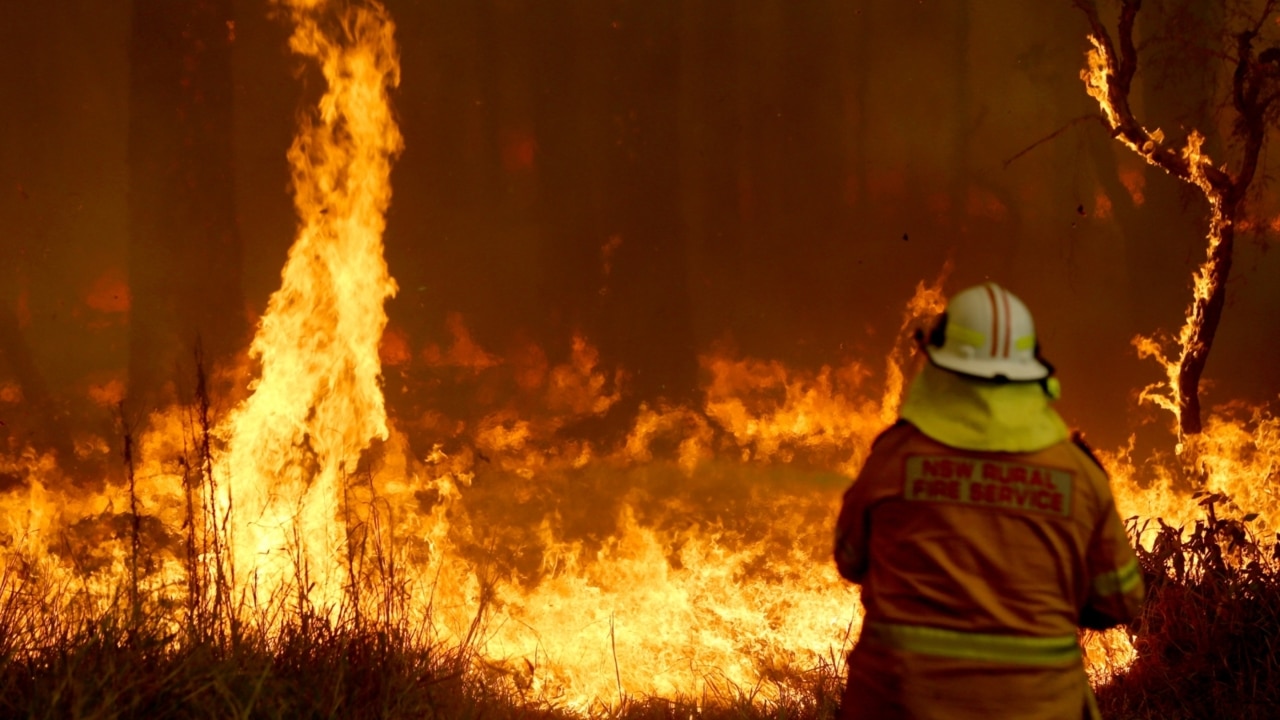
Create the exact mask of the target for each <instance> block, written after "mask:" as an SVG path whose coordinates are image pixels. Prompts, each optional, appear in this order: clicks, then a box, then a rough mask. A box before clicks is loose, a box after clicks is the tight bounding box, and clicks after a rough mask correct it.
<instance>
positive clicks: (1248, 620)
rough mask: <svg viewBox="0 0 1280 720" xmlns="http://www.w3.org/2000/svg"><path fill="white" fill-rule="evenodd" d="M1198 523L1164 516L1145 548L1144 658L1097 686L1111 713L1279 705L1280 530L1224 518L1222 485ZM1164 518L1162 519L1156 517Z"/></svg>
mask: <svg viewBox="0 0 1280 720" xmlns="http://www.w3.org/2000/svg"><path fill="white" fill-rule="evenodd" d="M1199 499H1200V504H1201V505H1202V506H1203V507H1204V508H1205V519H1204V520H1200V521H1198V522H1196V524H1195V526H1194V527H1192V528H1174V527H1171V526H1168V525H1165V524H1164V523H1162V522H1159V526H1160V529H1159V533H1158V536H1157V539H1156V541H1155V542H1154V543H1153V544H1152V547H1151V549H1150V550H1144V549H1140V550H1139V553H1138V556H1139V561H1140V562H1141V563H1142V567H1143V572H1144V576H1145V578H1146V581H1147V604H1146V606H1145V607H1144V609H1143V615H1142V618H1141V620H1140V621H1139V623H1138V624H1137V627H1136V628H1134V630H1135V634H1136V639H1135V642H1134V645H1135V647H1136V649H1137V651H1138V657H1137V659H1136V660H1135V661H1134V662H1133V664H1132V665H1131V666H1130V667H1129V669H1128V671H1127V672H1126V673H1125V674H1124V675H1122V676H1120V677H1118V678H1116V679H1115V680H1114V681H1113V682H1111V683H1110V684H1108V685H1106V686H1104V687H1101V688H1098V690H1097V693H1098V699H1099V703H1100V705H1101V706H1102V709H1103V711H1104V713H1105V714H1106V717H1108V718H1134V719H1146V718H1162V719H1167V720H1180V719H1183V718H1187V719H1190V718H1233V719H1239V720H1249V719H1251V718H1258V719H1259V720H1261V719H1263V718H1275V717H1276V716H1277V708H1280V563H1278V562H1277V560H1280V544H1278V543H1277V541H1278V540H1280V535H1277V536H1276V538H1275V539H1272V538H1260V537H1258V535H1257V534H1256V533H1255V532H1254V531H1253V530H1252V529H1251V523H1252V522H1253V521H1254V518H1253V517H1252V516H1250V515H1244V516H1243V517H1240V518H1224V517H1220V516H1219V515H1218V512H1217V508H1219V507H1220V506H1222V505H1223V504H1224V503H1226V501H1227V498H1226V497H1225V496H1223V495H1221V494H1202V495H1200V496H1199ZM1157 522H1158V521H1157Z"/></svg>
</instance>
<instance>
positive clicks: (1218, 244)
mask: <svg viewBox="0 0 1280 720" xmlns="http://www.w3.org/2000/svg"><path fill="white" fill-rule="evenodd" d="M1275 3H1276V0H1268V1H1267V3H1266V5H1265V7H1264V8H1263V11H1262V13H1261V14H1260V15H1259V17H1258V20H1257V22H1256V23H1255V24H1254V26H1253V27H1252V28H1251V29H1248V30H1245V31H1243V32H1241V33H1239V34H1238V35H1237V36H1236V40H1237V47H1236V50H1237V57H1236V58H1235V63H1236V67H1235V72H1234V74H1233V77H1232V101H1233V102H1232V104H1233V106H1234V108H1235V111H1236V123H1235V134H1236V135H1237V136H1239V137H1240V138H1241V139H1242V141H1243V156H1242V157H1241V159H1240V166H1239V170H1238V171H1237V173H1236V174H1235V175H1234V176H1233V175H1232V174H1231V173H1229V172H1228V171H1227V170H1226V165H1223V166H1221V167H1218V166H1215V165H1214V163H1213V162H1212V161H1211V160H1210V159H1209V157H1208V156H1207V155H1205V154H1204V153H1202V152H1201V151H1200V148H1201V145H1202V144H1203V143H1204V136H1203V135H1201V134H1200V133H1199V132H1198V131H1196V130H1192V131H1191V133H1190V135H1188V136H1187V143H1186V146H1185V147H1183V148H1180V149H1179V148H1174V147H1172V146H1171V145H1169V144H1166V142H1165V138H1164V133H1162V132H1161V131H1160V130H1158V129H1157V130H1154V131H1149V130H1147V129H1146V128H1145V127H1143V126H1142V124H1141V123H1139V122H1138V121H1137V119H1135V118H1134V116H1133V111H1132V110H1131V109H1130V107H1129V91H1130V87H1131V85H1132V82H1133V76H1134V73H1136V72H1137V69H1138V53H1137V49H1136V47H1135V46H1134V42H1133V24H1134V20H1135V19H1136V18H1137V15H1138V11H1139V9H1140V8H1141V7H1142V1H1141V0H1122V2H1121V8H1120V21H1119V24H1118V27H1117V33H1116V39H1117V40H1118V41H1119V53H1118V54H1117V52H1116V43H1114V42H1112V38H1111V35H1110V33H1109V31H1108V30H1107V27H1106V26H1105V25H1104V24H1103V22H1102V20H1101V18H1100V17H1099V15H1098V7H1097V4H1096V3H1095V2H1094V0H1075V4H1076V6H1077V7H1078V8H1080V10H1081V11H1083V12H1084V14H1085V17H1086V18H1088V21H1089V28H1090V35H1089V41H1090V42H1091V43H1092V44H1093V49H1092V50H1090V51H1089V52H1088V62H1089V66H1088V69H1087V70H1084V71H1082V72H1081V73H1080V77H1081V79H1083V80H1084V83H1085V89H1086V90H1087V91H1088V93H1089V95H1090V96H1091V97H1093V98H1094V99H1096V100H1097V101H1098V105H1099V106H1100V107H1101V108H1102V114H1103V117H1104V118H1105V120H1106V123H1107V125H1108V126H1109V127H1110V128H1111V134H1112V135H1113V136H1114V137H1116V138H1117V139H1119V140H1120V141H1121V142H1122V143H1124V144H1125V145H1126V146H1127V147H1128V148H1129V149H1130V150H1133V151H1134V152H1135V153H1137V154H1138V155H1140V156H1141V157H1143V158H1144V159H1145V160H1146V161H1147V162H1149V163H1151V164H1152V165H1155V166H1156V167H1158V168H1160V169H1162V170H1164V171H1165V172H1167V173H1169V174H1170V175H1172V176H1174V177H1176V178H1178V179H1179V180H1182V181H1184V182H1187V183H1190V184H1192V185H1195V186H1196V187H1197V188H1199V189H1200V191H1201V192H1203V193H1204V196H1205V199H1207V200H1208V201H1209V209H1210V221H1209V233H1208V245H1207V249H1206V257H1205V260H1204V262H1202V263H1201V264H1200V267H1199V268H1198V269H1197V270H1196V272H1195V274H1194V276H1193V278H1194V288H1193V297H1192V301H1191V307H1190V308H1189V309H1188V311H1187V318H1186V322H1185V323H1184V324H1183V326H1182V330H1181V332H1180V333H1179V335H1178V344H1179V354H1178V359H1177V361H1176V362H1173V361H1165V360H1164V358H1163V355H1162V353H1160V352H1159V350H1158V348H1157V347H1156V345H1155V343H1154V342H1153V341H1152V340H1150V339H1148V338H1138V339H1137V341H1136V343H1137V344H1138V347H1139V352H1140V354H1142V355H1144V356H1154V357H1156V358H1157V359H1158V360H1160V361H1161V363H1162V364H1163V365H1164V366H1165V369H1166V371H1167V373H1168V381H1169V393H1168V394H1167V395H1164V396H1160V394H1153V393H1150V392H1148V393H1144V396H1145V397H1148V398H1152V399H1154V400H1155V401H1156V402H1157V403H1159V404H1160V405H1161V406H1162V407H1165V408H1167V409H1169V410H1170V411H1171V412H1173V414H1174V416H1175V417H1177V419H1178V433H1179V436H1180V438H1185V437H1186V436H1189V435H1195V434H1198V433H1199V432H1200V430H1201V423H1200V395H1199V388H1200V376H1201V375H1202V374H1203V372H1204V366H1205V363H1206V362H1207V361H1208V358H1209V350H1210V348H1211V347H1212V346H1213V338H1214V336H1215V335H1216V334H1217V331H1218V323H1219V321H1220V320H1221V319H1222V307H1223V304H1224V301H1225V299H1226V284H1227V278H1228V276H1229V275H1230V273H1231V259H1232V251H1233V249H1234V246H1235V224H1236V220H1237V219H1238V218H1239V217H1240V216H1241V214H1242V212H1243V208H1244V199H1245V195H1246V193H1247V191H1248V189H1249V185H1250V183H1252V182H1253V176H1254V173H1255V172H1256V170H1257V166H1258V154H1259V153H1260V152H1261V150H1262V144H1263V141H1264V138H1265V130H1266V126H1267V123H1268V121H1269V119H1270V115H1269V113H1268V111H1269V109H1270V108H1271V106H1272V103H1273V101H1274V100H1275V99H1276V97H1277V95H1278V94H1280V84H1277V83H1276V82H1275V80H1276V79H1277V77H1280V49H1277V48H1270V49H1267V50H1264V51H1263V52H1262V53H1261V54H1258V55H1255V54H1254V48H1253V41H1254V39H1255V38H1256V37H1257V34H1258V32H1259V31H1260V30H1261V29H1262V25H1263V22H1264V21H1265V19H1266V18H1267V17H1268V16H1269V15H1270V14H1271V12H1272V10H1273V8H1274V6H1275ZM1148 390H1149V391H1150V390H1151V389H1150V388H1149V389H1148Z"/></svg>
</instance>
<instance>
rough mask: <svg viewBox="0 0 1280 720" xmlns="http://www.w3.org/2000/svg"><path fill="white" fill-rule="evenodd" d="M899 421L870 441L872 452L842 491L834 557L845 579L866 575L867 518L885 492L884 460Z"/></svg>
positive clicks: (868, 519) (889, 451)
mask: <svg viewBox="0 0 1280 720" xmlns="http://www.w3.org/2000/svg"><path fill="white" fill-rule="evenodd" d="M902 426H903V423H902V422H899V423H898V424H896V425H894V426H892V427H890V428H889V429H888V430H886V431H885V432H883V433H881V434H880V436H879V437H877V438H876V440H875V442H873V443H872V444H871V454H870V455H869V456H868V457H867V461H866V462H865V463H863V464H862V470H860V471H859V472H858V476H857V477H856V478H854V481H853V484H852V485H850V486H849V489H848V490H845V493H844V500H843V502H842V503H841V505H840V515H839V517H838V518H837V519H836V537H835V560H836V569H837V570H839V571H840V575H841V576H842V577H844V578H845V579H846V580H850V581H852V582H855V583H859V584H861V583H862V581H863V579H864V578H865V577H866V574H867V565H868V551H869V548H868V542H869V530H870V527H869V521H870V513H871V506H872V504H873V503H875V502H876V501H878V500H880V499H882V497H883V496H884V494H885V483H884V482H883V478H882V475H883V474H884V467H885V463H886V461H887V460H888V458H889V457H890V456H891V455H893V453H894V451H893V449H892V448H893V447H894V446H896V444H897V442H896V441H895V440H894V439H892V438H894V437H895V436H899V437H900V435H901V433H902V430H900V429H899V428H901V427H902Z"/></svg>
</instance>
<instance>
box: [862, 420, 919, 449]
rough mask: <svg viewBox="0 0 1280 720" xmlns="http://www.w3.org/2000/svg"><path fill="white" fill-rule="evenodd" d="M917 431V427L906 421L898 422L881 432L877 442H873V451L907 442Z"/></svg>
mask: <svg viewBox="0 0 1280 720" xmlns="http://www.w3.org/2000/svg"><path fill="white" fill-rule="evenodd" d="M914 430H915V426H914V425H912V424H911V423H909V422H907V421H906V420H898V421H897V422H895V423H894V424H892V425H890V426H889V427H887V428H885V429H884V430H882V431H880V434H879V435H877V436H876V439H875V440H872V441H871V449H872V450H875V449H878V448H884V447H885V446H888V445H892V444H894V443H895V442H900V441H902V440H905V439H906V438H907V437H908V436H910V435H911V434H912V432H913V431H914Z"/></svg>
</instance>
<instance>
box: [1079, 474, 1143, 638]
mask: <svg viewBox="0 0 1280 720" xmlns="http://www.w3.org/2000/svg"><path fill="white" fill-rule="evenodd" d="M1104 500H1105V504H1104V509H1103V512H1102V517H1101V518H1100V520H1099V522H1098V526H1097V528H1096V529H1095V530H1094V532H1093V535H1092V538H1091V540H1090V543H1089V550H1088V555H1087V556H1086V563H1087V566H1088V569H1089V572H1088V577H1087V578H1086V581H1087V582H1088V583H1089V588H1088V594H1087V599H1086V601H1085V605H1084V608H1083V610H1082V611H1081V613H1080V625H1081V627H1085V628H1088V629H1090V630H1106V629H1107V628H1111V627H1115V626H1116V625H1124V624H1127V623H1130V622H1132V621H1133V620H1135V619H1137V617H1138V614H1139V613H1140V612H1141V611H1142V600H1143V597H1144V595H1145V588H1144V587H1143V584H1142V568H1141V567H1139V566H1138V558H1137V556H1136V555H1135V554H1134V552H1133V547H1132V546H1131V545H1130V544H1129V538H1128V536H1127V535H1126V534H1125V531H1124V524H1123V523H1122V522H1121V521H1120V515H1119V514H1118V513H1117V512H1116V506H1115V500H1114V499H1113V498H1112V497H1111V494H1110V492H1108V493H1107V495H1106V496H1105V498H1104Z"/></svg>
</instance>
